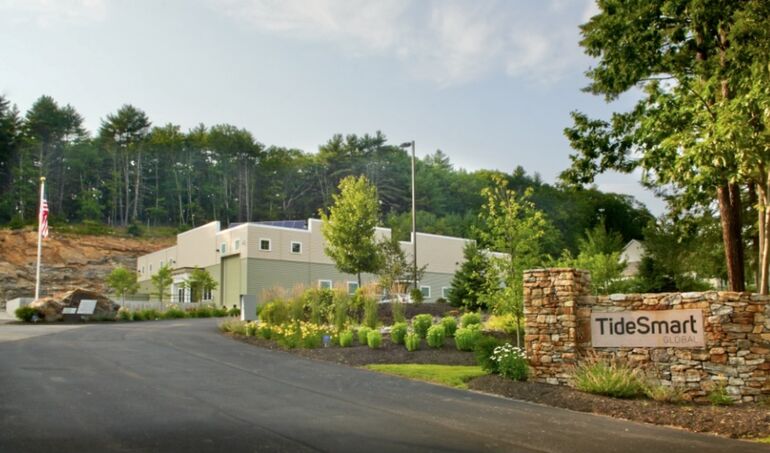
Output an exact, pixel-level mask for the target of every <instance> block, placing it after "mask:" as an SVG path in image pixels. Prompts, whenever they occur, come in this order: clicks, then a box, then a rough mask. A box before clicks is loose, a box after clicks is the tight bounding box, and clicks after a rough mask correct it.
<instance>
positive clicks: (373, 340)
mask: <svg viewBox="0 0 770 453" xmlns="http://www.w3.org/2000/svg"><path fill="white" fill-rule="evenodd" d="M366 343H367V344H368V345H369V347H370V348H372V349H377V348H379V347H380V344H382V335H381V334H380V332H379V331H378V330H370V331H369V332H368V333H367V334H366Z"/></svg>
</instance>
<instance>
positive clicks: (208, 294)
mask: <svg viewBox="0 0 770 453" xmlns="http://www.w3.org/2000/svg"><path fill="white" fill-rule="evenodd" d="M203 300H207V301H208V300H211V288H204V289H203Z"/></svg>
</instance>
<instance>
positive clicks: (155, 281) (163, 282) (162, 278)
mask: <svg viewBox="0 0 770 453" xmlns="http://www.w3.org/2000/svg"><path fill="white" fill-rule="evenodd" d="M150 279H151V280H152V286H153V287H154V288H155V291H156V294H157V296H158V300H159V301H160V308H161V310H162V309H163V296H164V295H165V294H166V293H168V289H169V288H170V287H171V283H172V282H173V279H172V278H171V267H170V266H169V265H167V264H164V265H163V266H161V267H160V269H158V272H157V273H156V274H155V275H153V276H152V277H151V278H150Z"/></svg>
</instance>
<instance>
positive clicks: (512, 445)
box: [0, 320, 770, 453]
mask: <svg viewBox="0 0 770 453" xmlns="http://www.w3.org/2000/svg"><path fill="white" fill-rule="evenodd" d="M0 451H1V452H38V451H39V452H43V451H51V452H67V451H77V452H89V451H99V452H102V451H116V452H123V451H125V452H131V451H163V452H166V451H168V452H195V451H233V452H235V451H354V452H379V451H388V452H398V451H452V452H454V451H457V452H459V451H468V452H479V451H515V452H552V451H553V452H557V451H560V452H597V453H600V452H626V453H630V452H645V453H650V452H652V453H664V452H686V451H693V452H698V453H706V452H725V451H730V452H743V451H745V452H749V451H770V448H767V447H765V446H762V445H759V444H753V443H749V442H741V441H734V440H728V439H722V438H716V437H713V436H706V435H698V434H691V433H687V432H684V431H680V430H674V429H668V428H660V427H654V426H648V425H643V424H636V423H630V422H623V421H618V420H613V419H611V418H607V417H600V416H593V415H588V414H581V413H575V412H570V411H565V410H561V409H554V408H549V407H544V406H538V405H535V404H529V403H524V402H517V401H511V400H506V399H503V398H497V397H493V396H487V395H482V394H477V393H471V392H465V391H460V390H455V389H450V388H444V387H438V386H433V385H429V384H424V383H420V382H414V381H408V380H402V379H399V378H395V377H390V376H385V375H380V374H376V373H371V372H368V371H364V370H359V369H354V368H348V367H344V366H338V365H335V364H330V363H323V362H314V361H309V360H304V359H301V358H298V357H296V356H293V355H290V354H286V353H283V352H275V351H266V350H262V349H259V348H256V347H253V346H249V345H246V344H242V343H239V342H235V341H232V340H230V339H228V338H226V337H223V336H221V335H219V334H218V333H217V331H216V321H215V320H182V321H160V322H145V323H135V324H100V325H86V326H62V325H57V326H18V325H0Z"/></svg>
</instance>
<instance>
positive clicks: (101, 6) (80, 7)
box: [0, 0, 106, 28]
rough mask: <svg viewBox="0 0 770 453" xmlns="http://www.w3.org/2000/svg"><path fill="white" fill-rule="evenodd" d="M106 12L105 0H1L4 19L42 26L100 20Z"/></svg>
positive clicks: (0, 6)
mask: <svg viewBox="0 0 770 453" xmlns="http://www.w3.org/2000/svg"><path fill="white" fill-rule="evenodd" d="M105 12H106V5H105V2H104V0H0V17H2V19H4V20H7V21H10V22H15V23H34V24H35V25H37V26H39V27H42V28H48V27H51V26H54V25H57V24H62V23H66V24H72V23H84V22H93V21H98V20H101V19H103V18H104V16H105Z"/></svg>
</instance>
